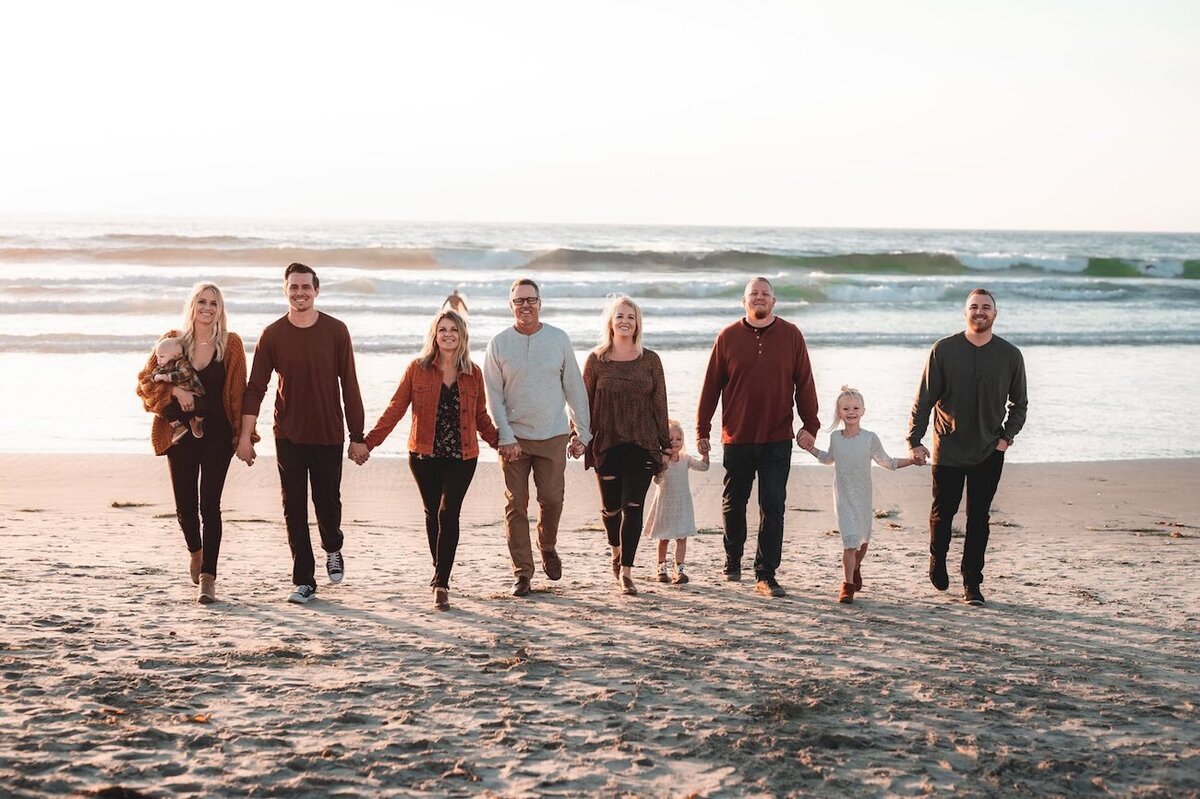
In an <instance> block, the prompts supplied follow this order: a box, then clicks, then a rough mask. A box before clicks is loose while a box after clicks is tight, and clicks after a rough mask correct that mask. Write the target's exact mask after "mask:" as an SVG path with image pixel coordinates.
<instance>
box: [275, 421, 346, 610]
mask: <svg viewBox="0 0 1200 799" xmlns="http://www.w3.org/2000/svg"><path fill="white" fill-rule="evenodd" d="M343 449H344V447H343V446H342V445H341V444H294V443H292V442H291V441H288V440H287V439H286V438H277V439H275V456H276V462H277V463H278V465H279V488H280V493H281V494H282V496H283V518H284V521H285V522H287V532H288V546H289V547H291V548H292V582H293V583H295V584H296V585H311V586H313V587H314V588H315V587H316V585H317V582H316V577H315V575H314V574H313V572H314V571H315V569H316V562H315V561H314V559H313V550H312V536H311V534H310V533H309V529H308V485H309V483H310V482H311V483H312V500H313V508H314V509H316V511H317V530H319V531H320V533H321V548H322V549H324V550H325V551H326V552H340V551H341V549H342V542H343V538H342V457H343Z"/></svg>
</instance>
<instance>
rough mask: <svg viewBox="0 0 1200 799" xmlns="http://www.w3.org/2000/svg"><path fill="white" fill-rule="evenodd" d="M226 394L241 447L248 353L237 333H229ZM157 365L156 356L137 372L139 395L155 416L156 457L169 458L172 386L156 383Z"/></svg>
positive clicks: (174, 332) (227, 412)
mask: <svg viewBox="0 0 1200 799" xmlns="http://www.w3.org/2000/svg"><path fill="white" fill-rule="evenodd" d="M166 335H168V336H179V335H181V333H180V332H179V331H178V330H171V331H169V332H168V333H167V334H166ZM223 360H224V363H225V394H224V397H223V398H222V399H223V400H224V403H223V404H224V405H225V415H226V416H227V417H228V418H229V425H230V426H231V427H232V428H233V446H234V447H235V448H236V447H237V444H238V436H239V435H240V432H241V428H242V394H244V393H245V392H246V350H245V349H244V348H243V347H242V340H241V338H239V337H238V334H237V333H230V334H229V337H228V338H227V339H226V341H225V357H224V359H223ZM157 365H158V362H157V360H156V359H155V357H154V353H153V352H152V353H150V359H149V360H148V361H146V366H145V368H144V369H142V371H141V372H139V373H138V388H137V394H138V396H139V397H141V398H142V406H143V407H144V408H145V409H146V410H147V411H149V412H150V413H152V414H154V421H153V423H151V425H150V445H151V446H153V447H154V454H155V455H166V454H167V450H168V449H170V448H171V424H170V423H169V422H168V421H167V420H166V419H164V418H163V417H162V415H161V414H162V412H163V411H164V410H165V409H166V407H167V405H169V404H170V403H171V389H172V388H173V386H172V385H171V384H170V383H156V382H154V380H153V376H154V367H156V366H157ZM251 440H252V441H258V440H259V438H258V432H257V431H255V432H254V433H253V435H252V436H251Z"/></svg>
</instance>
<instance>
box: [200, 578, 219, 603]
mask: <svg viewBox="0 0 1200 799" xmlns="http://www.w3.org/2000/svg"><path fill="white" fill-rule="evenodd" d="M196 601H197V602H199V603H200V604H202V605H211V604H212V603H214V602H216V601H217V576H216V575H215V574H201V575H200V595H199V596H197V597H196Z"/></svg>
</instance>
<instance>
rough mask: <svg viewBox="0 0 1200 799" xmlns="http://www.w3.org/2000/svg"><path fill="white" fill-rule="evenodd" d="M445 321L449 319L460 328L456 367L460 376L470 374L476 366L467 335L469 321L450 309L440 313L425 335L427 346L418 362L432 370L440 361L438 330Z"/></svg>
mask: <svg viewBox="0 0 1200 799" xmlns="http://www.w3.org/2000/svg"><path fill="white" fill-rule="evenodd" d="M443 319H448V320H450V322H451V323H452V324H453V325H454V326H455V327H457V328H458V346H457V347H455V349H454V355H453V358H454V366H455V368H456V369H457V370H458V373H459V374H469V373H470V372H471V370H472V369H474V368H475V367H474V365H473V364H472V363H471V340H470V337H469V336H468V335H467V320H466V319H464V318H463V316H462V314H460V313H459V312H458V311H451V310H449V309H447V310H445V311H441V312H439V313H438V314H437V315H436V316H435V317H433V321H432V322H430V324H429V331H428V332H427V333H425V346H423V347H422V348H421V354H420V355H418V356H417V361H418V362H419V363H420V364H421V366H422V367H423V368H425V369H432V368H433V365H434V364H435V363H437V359H438V353H439V350H438V344H437V329H438V325H440V324H441V323H442V320H443Z"/></svg>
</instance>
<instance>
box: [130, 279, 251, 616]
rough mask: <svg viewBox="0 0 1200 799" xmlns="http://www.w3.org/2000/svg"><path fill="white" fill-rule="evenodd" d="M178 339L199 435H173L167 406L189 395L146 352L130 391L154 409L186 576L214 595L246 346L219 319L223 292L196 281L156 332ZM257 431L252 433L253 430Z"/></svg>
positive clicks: (204, 598)
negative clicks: (177, 323) (170, 326)
mask: <svg viewBox="0 0 1200 799" xmlns="http://www.w3.org/2000/svg"><path fill="white" fill-rule="evenodd" d="M166 337H171V338H178V339H179V340H180V343H181V344H182V345H183V354H184V357H186V358H187V359H188V361H189V362H190V363H191V365H192V368H193V369H195V371H196V375H197V377H199V379H200V385H202V386H203V387H204V394H205V400H206V405H207V415H206V416H205V419H204V427H203V428H202V430H197V432H200V433H201V437H200V438H197V437H196V436H195V433H193V432H192V430H193V429H195V428H189V429H186V431H185V432H184V433H183V435H182V436H173V435H172V430H171V425H170V423H169V422H168V421H167V419H166V416H164V414H167V410H168V407H170V406H173V405H178V407H177V408H174V410H175V411H176V413H174V414H168V415H173V416H178V415H179V413H180V412H183V413H186V412H189V411H192V410H193V408H194V406H195V402H196V397H195V395H193V394H192V392H190V391H188V390H187V389H185V388H182V387H180V386H176V385H172V384H171V383H163V382H157V381H155V380H154V370H155V367H156V366H157V359H156V358H155V354H154V353H153V352H151V353H150V359H149V360H148V361H147V362H146V366H145V368H143V369H142V371H141V372H140V373H139V374H138V390H137V393H138V396H139V397H141V399H142V405H143V406H144V407H145V409H146V410H147V411H149V412H150V413H153V414H154V422H153V423H152V424H151V425H150V444H151V445H152V446H153V447H154V454H155V455H166V456H167V463H168V465H169V466H170V471H171V488H172V489H173V491H174V494H175V516H176V517H177V518H178V519H179V526H180V527H181V528H182V529H183V539H184V541H185V542H186V543H187V548H188V552H189V553H190V554H191V565H190V571H191V577H192V582H193V583H196V584H198V585H199V586H200V593H199V596H198V599H199V601H200V602H204V603H209V602H215V601H216V599H217V593H216V581H217V557H218V556H219V555H220V553H221V494H222V492H223V491H224V490H225V475H226V473H228V471H229V461H230V459H231V458H232V457H233V449H234V446H235V444H236V443H237V440H238V433H239V432H240V429H241V423H242V393H243V392H245V390H246V351H245V349H243V348H242V340H241V339H240V338H238V335H237V333H231V332H230V331H229V329H228V327H227V326H226V319H225V298H224V297H223V296H222V295H221V289H219V288H218V287H217V286H216V285H215V284H213V283H197V284H196V285H195V286H193V287H192V293H191V295H190V296H189V297H188V300H187V302H186V303H185V304H184V306H183V329H182V330H171V331H168V332H167V334H166V335H165V336H164V338H166ZM255 437H256V438H257V434H256V436H255Z"/></svg>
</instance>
